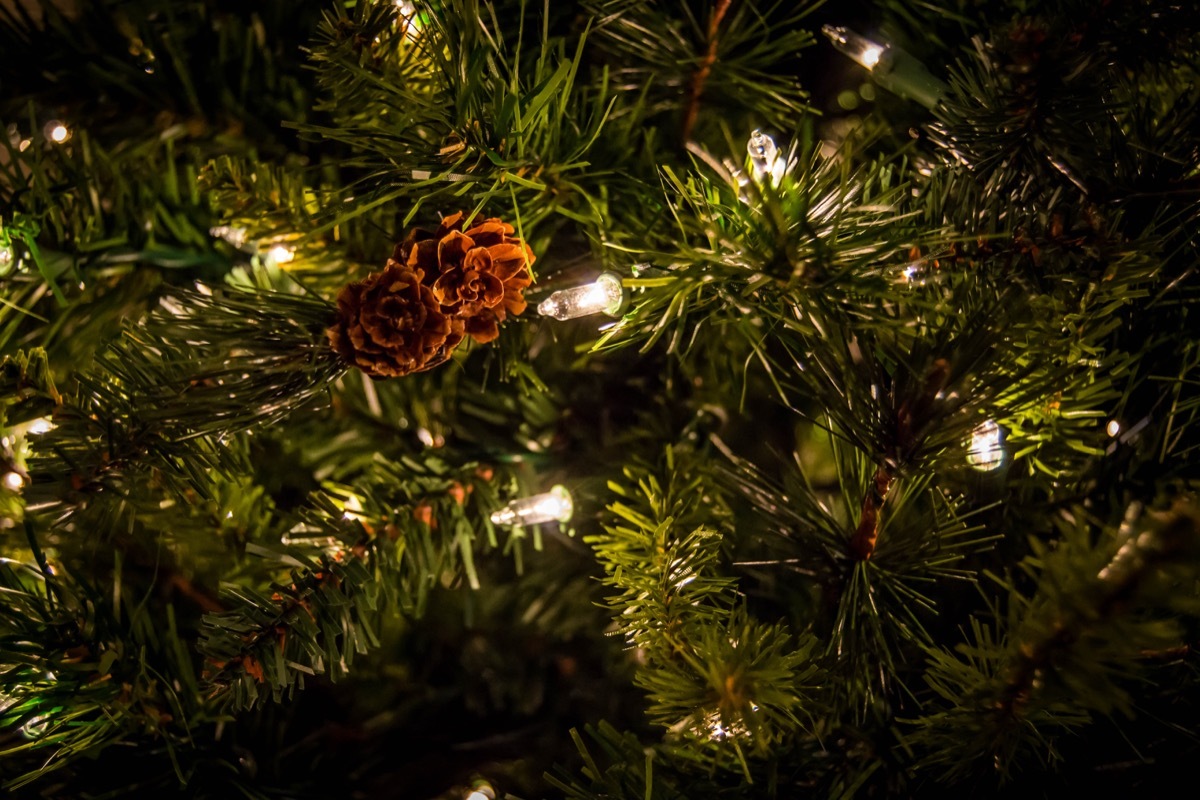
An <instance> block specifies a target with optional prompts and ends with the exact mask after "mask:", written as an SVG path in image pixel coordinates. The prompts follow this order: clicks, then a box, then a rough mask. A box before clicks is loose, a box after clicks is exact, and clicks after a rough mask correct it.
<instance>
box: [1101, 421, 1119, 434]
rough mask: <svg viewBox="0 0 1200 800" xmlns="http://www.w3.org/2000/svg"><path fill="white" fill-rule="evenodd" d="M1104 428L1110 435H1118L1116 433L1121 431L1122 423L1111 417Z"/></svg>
mask: <svg viewBox="0 0 1200 800" xmlns="http://www.w3.org/2000/svg"><path fill="white" fill-rule="evenodd" d="M1104 430H1105V432H1107V433H1108V435H1109V436H1112V437H1116V435H1117V434H1118V433H1120V432H1121V423H1120V422H1117V421H1116V420H1115V419H1110V420H1109V421H1108V425H1106V426H1105V427H1104Z"/></svg>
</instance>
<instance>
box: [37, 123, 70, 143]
mask: <svg viewBox="0 0 1200 800" xmlns="http://www.w3.org/2000/svg"><path fill="white" fill-rule="evenodd" d="M42 132H43V133H45V134H46V138H47V139H49V140H50V141H52V142H55V143H56V144H62V143H63V142H65V141H67V140H68V139H70V138H71V129H70V128H68V127H67V126H66V125H64V124H62V123H61V122H59V121H58V120H56V119H52V120H50V121H49V122H47V123H46V126H45V127H44V128H43V129H42Z"/></svg>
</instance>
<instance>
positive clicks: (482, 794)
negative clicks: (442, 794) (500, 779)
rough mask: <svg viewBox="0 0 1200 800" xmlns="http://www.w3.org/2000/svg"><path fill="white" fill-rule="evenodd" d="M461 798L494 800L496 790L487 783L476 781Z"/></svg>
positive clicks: (465, 799) (466, 799) (464, 799)
mask: <svg viewBox="0 0 1200 800" xmlns="http://www.w3.org/2000/svg"><path fill="white" fill-rule="evenodd" d="M463 800H496V790H495V789H493V788H492V786H491V784H489V783H476V784H475V786H473V787H472V788H471V789H470V790H469V791H468V793H467V795H466V796H465V797H464V798H463Z"/></svg>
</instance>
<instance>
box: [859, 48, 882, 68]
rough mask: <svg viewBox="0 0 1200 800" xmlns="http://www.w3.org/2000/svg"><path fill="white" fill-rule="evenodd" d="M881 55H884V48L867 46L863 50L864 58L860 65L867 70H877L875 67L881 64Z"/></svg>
mask: <svg viewBox="0 0 1200 800" xmlns="http://www.w3.org/2000/svg"><path fill="white" fill-rule="evenodd" d="M881 55H883V48H882V47H880V46H879V45H877V44H871V45H867V46H866V47H865V48H864V49H863V51H862V56H861V58H860V59H859V62H858V63H860V64H862V65H863V66H864V67H866V68H867V69H875V65H876V64H878V63H879V57H880V56H881Z"/></svg>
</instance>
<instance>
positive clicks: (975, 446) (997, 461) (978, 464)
mask: <svg viewBox="0 0 1200 800" xmlns="http://www.w3.org/2000/svg"><path fill="white" fill-rule="evenodd" d="M1002 436H1003V431H1001V430H1000V426H999V425H997V424H996V423H995V422H993V421H992V420H990V419H989V420H988V421H987V422H984V423H981V424H980V425H979V427H977V428H976V429H975V430H974V431H972V432H971V441H970V443H969V444H968V446H967V463H968V464H970V465H971V466H972V467H974V468H975V469H977V470H979V471H980V472H991V471H992V470H994V469H996V468H997V467H999V466H1000V465H1001V464H1002V463H1004V445H1003V444H1002V443H1001V441H1000V440H1001V437H1002Z"/></svg>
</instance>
